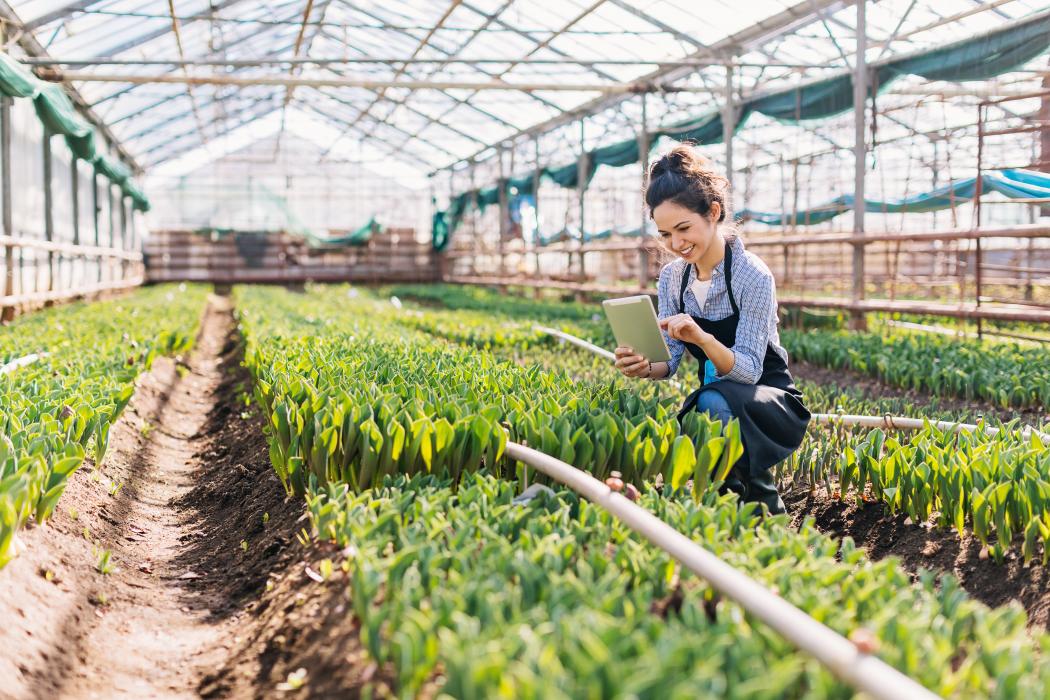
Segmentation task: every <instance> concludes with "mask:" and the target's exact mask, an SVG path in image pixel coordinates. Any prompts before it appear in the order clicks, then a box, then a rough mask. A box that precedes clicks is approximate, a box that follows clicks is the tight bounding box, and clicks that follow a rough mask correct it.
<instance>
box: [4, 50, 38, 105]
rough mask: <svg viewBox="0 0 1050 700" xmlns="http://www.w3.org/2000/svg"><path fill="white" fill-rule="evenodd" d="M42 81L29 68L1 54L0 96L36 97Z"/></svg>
mask: <svg viewBox="0 0 1050 700" xmlns="http://www.w3.org/2000/svg"><path fill="white" fill-rule="evenodd" d="M39 89H40V81H39V80H37V77H36V76H35V75H33V74H32V73H31V72H30V70H29V69H28V68H26V67H25V66H23V65H22V64H21V63H19V62H18V61H16V60H15V59H13V58H11V57H10V56H8V55H7V54H6V53H3V52H0V94H4V95H7V96H8V97H34V96H36V93H37V90H39Z"/></svg>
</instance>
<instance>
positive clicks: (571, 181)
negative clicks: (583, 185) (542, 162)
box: [543, 161, 580, 189]
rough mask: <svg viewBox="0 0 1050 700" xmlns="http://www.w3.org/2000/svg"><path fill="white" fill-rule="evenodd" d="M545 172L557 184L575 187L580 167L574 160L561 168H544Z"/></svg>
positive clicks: (570, 187)
mask: <svg viewBox="0 0 1050 700" xmlns="http://www.w3.org/2000/svg"><path fill="white" fill-rule="evenodd" d="M543 174H544V175H545V176H546V177H548V178H550V179H551V180H553V181H554V182H555V183H556V184H558V185H560V186H562V187H566V188H569V189H572V188H575V187H576V183H577V181H578V180H579V177H580V167H579V165H578V164H577V163H576V161H573V162H572V163H570V164H568V165H563V166H562V167H560V168H544V169H543Z"/></svg>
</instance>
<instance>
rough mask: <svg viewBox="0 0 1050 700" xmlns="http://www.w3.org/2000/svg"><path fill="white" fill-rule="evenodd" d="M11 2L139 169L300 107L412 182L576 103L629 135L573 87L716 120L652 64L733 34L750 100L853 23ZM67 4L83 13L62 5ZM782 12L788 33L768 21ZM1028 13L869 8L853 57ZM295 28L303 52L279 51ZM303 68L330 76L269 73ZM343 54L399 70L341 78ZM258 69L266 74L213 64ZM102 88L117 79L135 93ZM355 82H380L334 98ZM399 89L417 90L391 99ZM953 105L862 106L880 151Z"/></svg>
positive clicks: (817, 55)
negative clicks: (882, 142)
mask: <svg viewBox="0 0 1050 700" xmlns="http://www.w3.org/2000/svg"><path fill="white" fill-rule="evenodd" d="M12 5H13V8H14V10H15V12H16V13H17V14H18V16H19V17H20V18H21V20H22V21H23V22H24V23H26V24H27V25H28V28H29V31H30V32H31V33H32V35H33V37H34V38H35V39H36V40H37V41H38V42H39V43H40V44H41V45H42V46H43V47H44V49H45V50H46V51H47V52H48V54H49V55H51V56H53V57H56V58H59V59H67V60H75V59H89V58H99V57H111V58H112V59H114V62H112V63H106V62H102V63H97V64H91V65H86V66H84V65H71V66H69V70H75V71H77V72H78V73H94V74H96V75H98V76H99V77H107V78H117V80H116V81H113V82H110V81H106V82H102V81H75V82H74V86H75V87H76V89H77V90H78V91H79V92H80V93H81V95H82V96H83V97H84V98H85V100H86V101H87V102H88V103H92V104H95V105H96V106H95V111H96V113H97V114H98V115H99V116H100V117H102V118H103V119H105V120H107V121H109V122H111V123H112V125H113V131H114V133H115V134H116V135H118V136H119V137H121V138H124V139H127V140H128V143H127V146H128V149H129V150H130V152H132V154H133V155H142V156H143V160H144V161H145V162H149V161H152V160H155V159H156V158H157V157H158V156H164V155H166V154H174V153H176V152H177V151H179V150H180V149H182V148H185V147H187V146H188V145H192V144H193V143H194V140H195V139H196V140H199V139H200V133H199V126H200V125H199V124H198V121H199V122H202V123H203V125H204V131H205V133H206V134H207V137H208V138H216V137H219V136H221V134H222V133H224V131H226V130H229V129H238V128H240V127H239V125H240V124H241V123H242V122H244V123H250V121H251V119H259V118H260V116H259V115H263V114H265V113H267V112H272V111H273V110H274V109H278V110H279V111H280V112H281V113H287V111H288V110H286V109H284V108H283V107H284V100H285V98H286V97H287V96H289V95H290V96H291V104H290V105H289V108H290V109H291V108H294V107H295V106H296V105H301V106H302V107H303V109H302V110H301V113H310V114H313V115H314V116H316V117H317V118H324V116H325V113H326V111H330V112H331V113H332V118H331V119H330V120H329V121H330V123H331V125H332V128H334V129H336V130H342V131H345V132H347V137H346V138H347V139H350V140H353V139H360V138H364V136H362V132H363V133H364V134H372V135H374V136H375V137H377V138H379V137H382V138H384V139H385V140H386V142H388V143H389V144H390V146H389V148H390V149H391V153H390V154H391V155H395V156H397V154H398V148H399V147H401V146H404V147H406V148H410V149H411V150H409V151H407V153H406V154H405V155H404V158H405V160H406V161H409V162H411V163H413V164H415V165H417V166H418V165H419V164H420V163H424V162H425V163H426V167H432V166H441V165H448V164H453V163H456V162H457V161H459V160H461V159H464V158H468V157H471V156H474V155H478V154H485V153H492V152H493V151H492V149H487V148H486V146H487V145H492V144H495V143H499V142H501V141H504V140H506V139H512V138H514V137H516V136H518V135H519V133H520V132H523V131H525V130H529V129H532V128H536V127H539V126H542V125H544V124H546V123H547V122H548V121H550V120H557V119H559V118H561V117H562V115H563V113H565V112H575V111H576V110H579V109H580V108H581V107H582V106H584V105H593V106H594V113H592V114H591V115H589V116H588V119H587V123H588V125H589V127H588V129H589V132H593V133H595V134H598V135H599V136H595V137H593V138H595V139H600V138H606V139H609V138H613V137H614V136H613V135H614V134H615V135H616V137H617V138H618V137H619V136H621V135H624V137H626V135H629V134H631V133H633V132H634V131H636V128H637V122H638V119H639V116H640V115H639V104H640V100H638V99H637V98H635V97H634V96H631V95H615V94H613V95H603V94H602V93H600V92H597V91H595V90H586V89H583V88H584V87H586V86H594V87H598V86H601V85H610V84H623V83H630V82H632V81H635V80H639V79H643V78H646V77H648V76H650V75H653V74H654V73H655V74H658V75H659V76H660V77H659V81H666V82H668V83H670V84H673V85H678V86H689V87H690V88H691V90H692V91H690V92H682V93H673V92H671V93H666V94H663V95H652V96H650V98H649V106H650V109H649V120H650V124H651V125H655V124H657V123H669V122H673V121H675V120H678V119H682V118H686V117H695V116H697V115H698V114H699V113H702V112H704V111H708V110H712V109H718V108H719V106H720V105H721V103H722V101H723V99H724V83H725V70H724V68H723V67H722V66H719V65H712V66H706V67H705V66H695V67H689V66H684V65H664V66H663V67H660V65H659V63H658V62H660V61H665V62H666V61H678V60H682V59H686V58H689V57H702V58H706V59H711V58H713V57H715V58H720V57H722V56H724V55H725V54H724V52H723V51H722V49H721V48H720V47H721V46H722V44H721V43H720V42H722V43H726V44H728V42H729V39H728V38H729V37H730V36H733V37H734V38H733V42H732V43H733V44H734V45H736V46H737V47H738V49H737V59H738V60H739V61H740V62H742V63H743V64H745V65H742V66H740V67H739V68H738V69H737V71H736V79H737V86H738V91H739V93H741V94H743V95H745V96H746V95H753V94H759V93H765V92H769V91H773V90H777V89H782V88H785V87H789V86H791V85H796V84H798V83H799V82H803V81H810V80H814V79H818V78H820V77H824V76H828V75H832V74H836V72H838V71H843V70H846V69H848V66H849V65H850V64H851V63H852V62H853V51H854V45H855V37H854V30H853V27H854V25H855V22H856V15H855V13H856V9H855V7H853V6H852V5H850V4H845V3H841V2H835V1H833V0H752V1H751V2H748V3H743V4H741V3H736V2H732V0H711V1H710V2H705V3H696V2H694V1H692V0H605V1H604V2H602V1H599V0H561V1H560V2H557V3H552V2H548V1H547V0H465V1H463V2H460V3H452V2H435V1H434V0H382V1H381V2H380V1H378V0H374V1H370V2H362V3H358V2H349V1H348V0H316V1H315V2H314V4H313V7H312V11H311V13H310V16H309V18H308V19H307V24H306V25H305V27H304V26H303V24H302V22H303V13H304V10H305V9H306V3H305V2H304V1H303V0H179V2H178V3H176V4H175V10H176V18H175V21H176V23H177V25H178V28H179V38H180V39H181V42H180V41H176V38H175V35H174V32H173V31H172V24H173V21H172V17H171V16H170V15H169V13H168V6H167V4H166V3H158V2H150V1H147V0H99V2H96V3H89V4H87V5H86V6H85V5H84V3H76V2H73V0H13V1H12ZM76 6H83V7H82V9H69V8H71V7H76ZM792 8H793V12H794V15H793V18H791V17H789V16H788V15H787V14H786V13H785V11H786V10H788V9H792ZM1045 9H1046V3H1045V1H1044V0H1008V1H1006V2H979V1H978V0H881V2H877V3H874V2H869V3H868V5H867V27H868V30H867V31H868V35H869V37H868V53H867V59H868V61H869V62H870V61H880V60H887V59H890V58H893V57H895V56H899V55H901V54H904V53H909V52H913V51H916V50H924V49H928V48H931V47H936V46H941V45H944V44H946V43H949V42H951V41H954V40H958V39H963V38H967V37H972V36H974V35H976V34H979V33H981V32H985V31H988V30H990V29H993V28H995V27H997V26H1001V25H1002V24H1003V23H1006V22H1009V21H1011V20H1014V19H1016V18H1019V17H1024V16H1026V15H1029V14H1031V13H1033V12H1037V11H1044V10H1045ZM63 10H65V12H63ZM774 18H780V20H778V21H779V23H778V24H775V25H774V22H773V19H774ZM38 20H39V22H38ZM300 32H302V36H303V42H302V45H301V46H300V48H299V52H298V54H297V53H296V49H295V44H296V41H297V38H298V37H299V36H300ZM180 43H181V54H182V56H181V57H182V58H185V59H186V60H187V61H190V62H191V63H195V65H188V66H185V67H182V66H180V65H177V64H173V63H167V64H163V63H157V62H160V61H176V60H178V59H179V58H180ZM707 47H713V48H711V49H710V50H709V49H708V48H707ZM713 52H714V53H713ZM303 57H310V58H313V59H315V60H318V61H343V62H342V63H331V64H325V65H315V64H305V65H304V64H295V63H291V62H288V60H289V59H293V58H296V59H301V58H303ZM362 58H378V59H401V60H400V61H397V60H394V61H391V62H387V63H382V62H377V63H357V62H353V60H354V59H362ZM263 59H266V60H270V61H272V60H273V59H283V60H284V61H285V62H284V63H266V64H259V65H243V64H231V65H225V64H222V62H230V61H242V62H243V61H252V60H255V61H258V60H263ZM348 59H349V60H348ZM424 59H440V60H439V61H437V62H429V63H427V62H424ZM603 60H604V61H608V62H605V63H603V62H602V61H603ZM143 61H147V62H152V63H142V62H143ZM642 61H644V62H642ZM778 64H779V65H778ZM784 64H787V65H784ZM1028 68H1029V72H1018V73H1015V74H1012V75H1009V76H1002V77H1001V78H1000V79H998V80H996V81H988V82H987V83H986V84H983V85H982V86H981V88H982V89H984V90H987V91H989V92H990V93H991V92H996V91H998V92H999V93H1000V94H1001V93H1003V92H1004V91H1021V90H1024V89H1030V88H1034V87H1037V86H1038V84H1039V80H1040V79H1041V74H1040V73H1038V72H1037V71H1039V70H1043V71H1045V69H1046V57H1045V56H1043V57H1041V58H1039V59H1036V60H1035V61H1033V62H1032V63H1031V65H1030V66H1029V67H1028ZM184 74H185V75H192V76H200V77H204V78H206V79H211V76H216V79H222V78H223V77H224V76H235V77H237V78H240V79H245V80H249V81H250V80H252V79H256V80H259V81H261V82H264V83H265V82H273V81H274V80H275V79H283V78H288V77H301V78H318V79H324V80H328V81H339V80H343V81H349V82H350V83H351V84H344V85H332V86H325V87H307V86H302V87H297V88H296V89H295V90H289V89H287V88H286V87H284V86H280V85H272V84H270V85H266V84H246V85H240V84H238V85H200V86H194V87H192V88H191V89H187V87H186V86H185V85H182V84H168V83H157V82H150V81H151V79H153V78H154V77H155V76H168V77H169V78H170V77H176V78H178V77H179V76H182V75H184ZM121 77H129V78H130V77H135V78H136V82H131V81H122V80H119V78H121ZM495 79H503V80H505V81H507V82H510V83H518V84H531V85H536V86H539V87H544V86H550V85H562V86H572V87H573V88H574V89H572V90H553V89H545V90H534V91H532V92H528V93H526V92H508V91H486V90H483V91H477V90H473V89H467V88H466V87H465V86H463V84H464V83H479V82H481V83H484V82H489V81H491V80H495ZM361 80H370V81H380V82H379V84H378V85H372V86H368V87H361V86H354V85H352V83H353V81H361ZM139 81H141V82H139ZM404 81H414V82H431V83H434V85H433V86H432V87H427V88H416V89H413V88H409V87H399V86H397V83H399V82H404ZM457 85H460V86H461V87H457ZM938 93H941V95H943V96H938ZM965 93H966V88H964V87H960V86H958V85H952V84H947V83H933V84H931V83H924V82H923V81H921V80H918V79H910V78H909V79H903V80H900V81H898V82H897V83H895V84H894V86H892V88H891V90H890V91H889V92H887V93H885V94H884V96H883V97H880V109H885V110H887V114H886V116H885V119H884V120H883V122H884V123H880V124H879V128H880V129H882V130H883V131H882V135H883V136H886V137H887V138H889V139H897V138H903V137H904V136H907V135H909V134H911V135H914V133H913V132H914V131H915V130H916V127H917V125H918V124H922V125H923V128H926V124H927V123H928V121H929V120H930V119H933V121H934V123H935V125H937V126H939V128H941V129H943V128H945V127H944V125H942V124H941V121H942V120H943V121H945V123H946V124H949V123H956V122H958V123H963V122H965V123H968V124H972V123H973V120H974V117H975V112H976V103H975V100H974V99H969V100H968V99H967V98H966V94H965ZM930 95H932V97H930V98H929V99H925V98H926V97H927V96H930ZM898 104H899V105H900V109H897V105H898ZM588 109H591V108H590V107H588ZM1008 109H1011V110H1015V111H1014V112H1011V113H1007V112H1005V111H1004V110H998V111H997V112H996V113H997V114H999V115H1000V116H1001V117H1002V118H1004V119H1018V118H1022V117H1023V116H1024V115H1025V114H1027V113H1028V112H1030V111H1031V108H1030V106H1029V105H1026V104H1024V103H1017V104H1011V105H1010V107H1009V108H1008ZM1026 110H1027V111H1026ZM763 120H765V118H764V117H761V116H760V115H756V116H754V117H752V120H751V122H749V124H748V127H747V128H746V129H745V130H744V131H742V132H741V134H740V138H741V139H742V142H743V143H746V144H747V147H748V148H752V149H758V150H757V152H758V153H759V157H761V148H762V142H761V139H777V138H789V139H791V138H794V139H796V140H798V134H805V137H804V141H805V143H806V144H810V145H811V146H812V148H813V149H816V150H818V151H819V150H820V149H825V150H827V149H832V150H834V149H835V148H838V147H843V148H846V147H848V146H849V144H850V142H851V140H852V134H851V132H850V130H849V128H841V129H840V128H838V127H837V126H835V125H833V124H821V125H806V126H805V127H795V126H790V125H784V124H779V123H777V122H773V121H772V120H765V122H764V121H763ZM563 121H564V120H563ZM831 121H834V120H831ZM846 121H848V119H846ZM767 122H768V123H767ZM278 128H280V127H278ZM546 128H548V129H551V132H550V134H549V137H545V145H544V149H555V148H558V147H567V146H572V147H575V146H574V144H575V142H576V141H577V140H578V134H579V131H578V125H576V126H566V125H561V124H558V123H554V124H553V125H551V126H549V127H546ZM931 128H932V127H931ZM909 129H912V132H909ZM918 130H919V131H921V129H918ZM603 132H604V133H603ZM796 132H798V133H796ZM758 135H761V139H760V138H759V137H758ZM590 138H592V137H591V136H590V133H588V139H590ZM165 139H169V140H173V146H171V147H167V146H165V147H163V148H162V147H160V146H158V144H161V143H163V142H164V140H165ZM596 143H600V141H597V140H596ZM767 143H768V141H767ZM799 143H800V144H802V141H799ZM801 147H802V146H801V145H800V148H801ZM424 154H425V155H424Z"/></svg>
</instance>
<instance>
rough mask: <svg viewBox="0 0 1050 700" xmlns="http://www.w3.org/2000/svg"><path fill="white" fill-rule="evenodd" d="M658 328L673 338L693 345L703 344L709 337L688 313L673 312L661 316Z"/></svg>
mask: <svg viewBox="0 0 1050 700" xmlns="http://www.w3.org/2000/svg"><path fill="white" fill-rule="evenodd" d="M660 328H662V329H663V330H665V331H667V335H669V336H671V337H672V338H674V339H675V340H680V341H682V342H685V343H692V344H693V345H703V344H704V343H706V342H707V340H708V339H709V338H710V337H711V334H710V333H708V332H706V331H705V330H704V329H702V328H701V327H700V326H698V325H697V324H696V321H694V320H693V317H692V316H690V315H689V314H675V315H674V316H668V317H667V318H662V319H660Z"/></svg>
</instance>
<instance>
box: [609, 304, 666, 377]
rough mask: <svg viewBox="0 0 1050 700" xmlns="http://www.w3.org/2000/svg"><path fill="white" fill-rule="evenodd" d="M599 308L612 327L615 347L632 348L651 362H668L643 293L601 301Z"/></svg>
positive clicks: (650, 309) (650, 306)
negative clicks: (603, 311)
mask: <svg viewBox="0 0 1050 700" xmlns="http://www.w3.org/2000/svg"><path fill="white" fill-rule="evenodd" d="M602 308H603V309H605V316H606V318H608V319H609V325H610V326H612V331H613V335H614V336H615V337H616V344H617V346H619V347H629V348H633V349H634V351H635V352H637V353H638V354H639V355H642V356H643V357H645V359H647V360H649V361H650V362H667V361H668V360H670V359H671V353H670V352H669V351H668V349H667V343H666V342H665V341H664V334H663V332H661V331H660V326H659V325H658V324H657V321H656V310H655V309H654V308H653V300H652V299H651V298H650V297H648V296H646V295H644V294H643V295H639V296H633V297H623V298H620V299H606V300H605V301H603V302H602Z"/></svg>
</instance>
